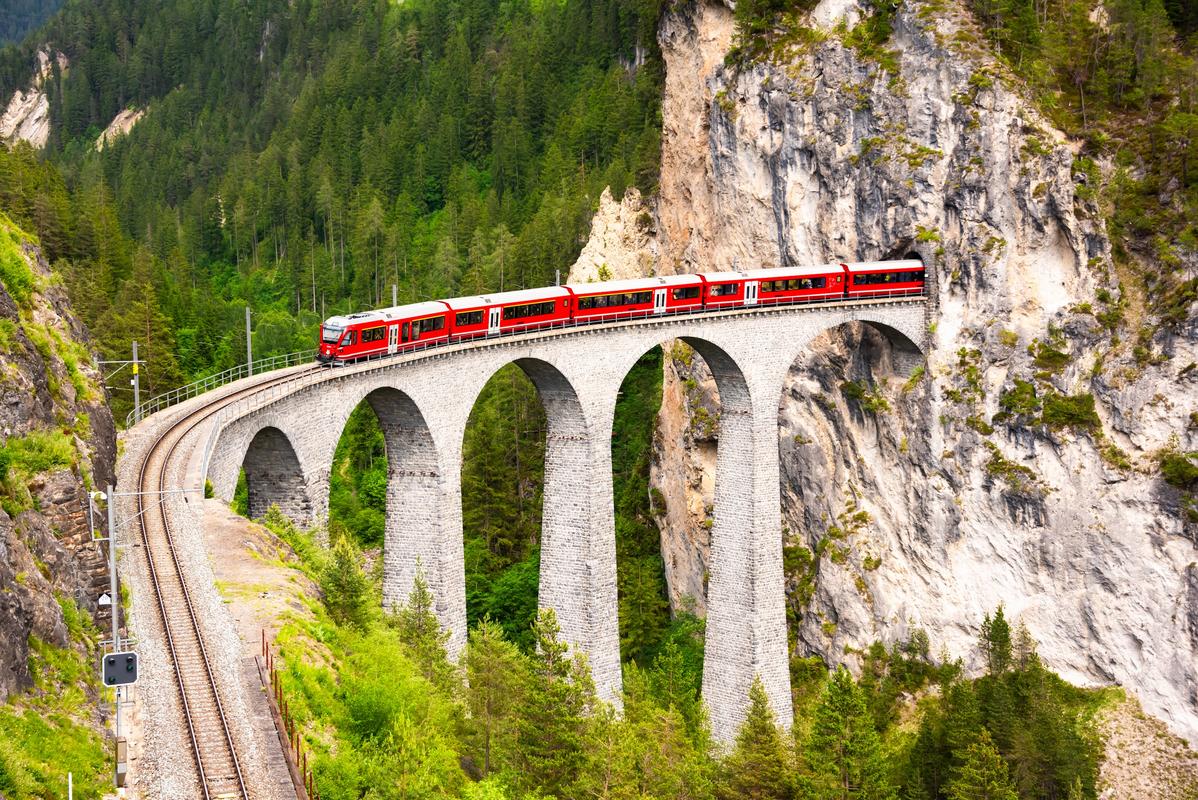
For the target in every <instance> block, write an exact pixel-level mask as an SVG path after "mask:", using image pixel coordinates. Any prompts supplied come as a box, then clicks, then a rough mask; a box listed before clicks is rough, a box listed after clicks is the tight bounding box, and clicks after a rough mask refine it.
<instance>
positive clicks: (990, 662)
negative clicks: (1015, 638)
mask: <svg viewBox="0 0 1198 800" xmlns="http://www.w3.org/2000/svg"><path fill="white" fill-rule="evenodd" d="M979 642H980V648H981V651H982V654H983V655H984V656H985V658H986V670H987V672H988V673H989V674H991V675H999V674H1001V673H1003V672H1006V671H1007V668H1008V667H1010V666H1011V626H1010V625H1008V624H1007V619H1006V617H1005V616H1004V615H1003V610H1002V606H1001V605H1000V606H999V607H998V609H997V610H996V611H995V612H994V617H993V618H991V616H990V614H986V616H985V617H984V618H983V619H982V630H981V634H980V637H979Z"/></svg>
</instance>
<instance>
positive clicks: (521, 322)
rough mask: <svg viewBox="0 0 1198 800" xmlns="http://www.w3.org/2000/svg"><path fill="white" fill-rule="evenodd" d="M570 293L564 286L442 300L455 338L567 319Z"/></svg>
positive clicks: (472, 336) (554, 323)
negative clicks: (447, 311) (447, 310)
mask: <svg viewBox="0 0 1198 800" xmlns="http://www.w3.org/2000/svg"><path fill="white" fill-rule="evenodd" d="M570 299H571V295H570V292H568V291H567V290H566V289H565V288H563V287H560V286H550V287H546V288H544V289H521V290H518V291H514V292H496V293H495V294H489V295H476V296H474V297H455V298H453V299H452V300H445V301H444V304H445V306H446V307H447V308H448V309H449V312H450V327H451V334H452V335H453V337H454V338H457V339H471V338H474V337H478V336H493V335H495V334H498V333H513V332H516V331H521V330H528V329H530V328H542V327H547V326H552V325H558V324H561V323H563V322H569V321H570V306H571V303H570Z"/></svg>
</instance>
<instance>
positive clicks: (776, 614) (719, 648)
mask: <svg viewBox="0 0 1198 800" xmlns="http://www.w3.org/2000/svg"><path fill="white" fill-rule="evenodd" d="M678 339H679V340H681V341H682V342H684V343H685V344H687V345H689V346H690V347H691V348H693V349H694V350H695V352H697V353H698V354H699V356H700V357H702V359H703V361H704V362H705V363H706V365H707V367H708V369H709V370H710V372H711V374H712V377H713V379H714V381H715V385H716V390H717V392H718V394H719V409H720V411H719V419H718V422H717V424H716V428H717V436H718V445H717V449H716V457H715V486H714V500H713V504H712V505H713V518H712V526H711V534H710V537H711V538H710V554H709V557H708V563H707V574H708V581H707V624H706V643H705V652H704V659H703V680H702V695H703V699H704V702H705V703H706V705H707V708H708V710H709V713H710V720H711V725H712V731H713V733H714V735H715V737H716V738H717V739H718V740H720V741H724V742H728V741H731V740H732V739H733V738H734V737H735V734H736V731H737V729H738V728H739V727H740V724H741V723H742V722H743V720H744V716H745V710H746V708H747V705H748V695H749V689H750V687H751V685H752V683H753V680H754V679H755V678H760V679H761V680H762V682H763V684H764V685H765V687H766V691H767V694H768V695H769V697H770V703H771V706H772V707H773V709H774V712H775V714H776V715H777V718H778V719H779V721H780V722H781V723H782V724H784V725H789V724H790V720H791V700H790V682H789V674H788V658H787V650H786V622H785V604H784V597H783V589H784V587H783V583H782V570H781V560H782V543H781V537H780V535H779V531H780V517H781V515H780V507H779V501H778V477H777V476H778V469H777V416H776V411H775V408H776V400H774V399H771V401H770V402H769V403H765V402H762V401H763V400H764V399H765V398H764V396H763V397H762V400H760V401H759V400H758V398H757V395H758V394H759V393H760V392H761V391H762V389H761V388H759V384H762V379H761V374H762V372H763V371H762V368H761V365H758V364H755V363H750V362H751V360H752V359H753V357H754V356H753V350H752V348H748V347H747V346H746V345H745V343H743V342H738V341H736V340H735V339H729V340H727V341H725V340H724V337H722V336H719V335H717V336H713V337H710V338H708V337H705V336H700V335H684V336H680V337H678ZM625 375H626V372H625ZM614 383H615V390H618V388H619V386H620V385H621V383H622V378H621V381H619V382H614ZM767 406H768V412H769V413H765V412H764V409H766V407H767Z"/></svg>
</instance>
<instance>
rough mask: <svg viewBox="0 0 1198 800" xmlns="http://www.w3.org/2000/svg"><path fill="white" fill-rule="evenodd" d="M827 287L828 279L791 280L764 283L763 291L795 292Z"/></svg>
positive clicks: (762, 284)
mask: <svg viewBox="0 0 1198 800" xmlns="http://www.w3.org/2000/svg"><path fill="white" fill-rule="evenodd" d="M827 285H828V279H827V278H790V279H789V280H785V281H762V283H761V291H763V292H794V291H799V290H801V289H823V288H824V287H825V286H827Z"/></svg>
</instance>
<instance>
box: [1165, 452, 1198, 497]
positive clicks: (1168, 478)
mask: <svg viewBox="0 0 1198 800" xmlns="http://www.w3.org/2000/svg"><path fill="white" fill-rule="evenodd" d="M1160 466H1161V477H1163V478H1164V479H1165V483H1167V484H1169V485H1170V486H1174V487H1176V488H1178V489H1191V488H1194V487H1195V486H1198V453H1182V452H1179V451H1177V450H1174V449H1170V450H1166V451H1165V452H1164V453H1162V454H1161V456H1160Z"/></svg>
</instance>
